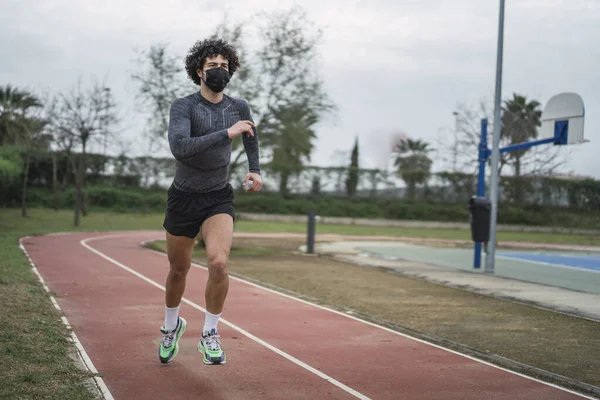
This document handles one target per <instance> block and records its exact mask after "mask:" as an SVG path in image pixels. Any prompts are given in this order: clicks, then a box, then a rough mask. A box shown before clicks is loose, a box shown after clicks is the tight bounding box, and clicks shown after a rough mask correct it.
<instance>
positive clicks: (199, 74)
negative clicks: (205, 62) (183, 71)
mask: <svg viewBox="0 0 600 400" xmlns="http://www.w3.org/2000/svg"><path fill="white" fill-rule="evenodd" d="M196 74H198V78H200V80H202V70H201V69H197V70H196Z"/></svg>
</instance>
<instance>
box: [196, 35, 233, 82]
mask: <svg viewBox="0 0 600 400" xmlns="http://www.w3.org/2000/svg"><path fill="white" fill-rule="evenodd" d="M218 55H220V56H222V57H223V58H226V59H227V61H228V62H229V76H230V77H232V76H233V73H234V72H235V71H236V70H237V69H238V67H239V66H240V60H239V58H238V55H237V50H236V49H235V47H234V46H232V45H231V44H229V43H227V42H226V41H225V40H223V39H204V40H198V41H197V42H196V43H194V45H193V46H192V47H191V48H190V49H189V50H188V54H187V56H186V57H185V70H186V72H187V74H188V78H190V79H191V80H192V81H193V82H194V83H195V84H197V85H200V77H199V76H198V73H197V72H196V70H198V69H202V67H203V66H204V62H205V61H206V59H207V58H212V57H216V56H218Z"/></svg>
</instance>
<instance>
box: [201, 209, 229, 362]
mask: <svg viewBox="0 0 600 400" xmlns="http://www.w3.org/2000/svg"><path fill="white" fill-rule="evenodd" d="M202 237H203V238H204V243H205V244H206V257H207V261H208V280H207V281H206V291H205V294H204V297H205V300H206V316H205V319H204V327H203V328H202V338H201V339H200V343H199V344H198V350H200V352H201V353H202V354H203V355H204V358H203V361H204V363H205V364H225V363H226V362H227V358H226V357H225V352H223V349H222V348H221V340H220V336H219V334H218V331H217V325H218V323H219V319H220V318H221V312H222V311H223V305H224V304H225V298H226V297H227V291H228V290H229V276H228V274H227V264H228V262H229V251H230V250H231V244H232V242H233V218H232V217H231V216H230V215H228V214H217V215H215V216H213V217H210V218H209V219H207V220H206V221H205V222H204V224H203V225H202Z"/></svg>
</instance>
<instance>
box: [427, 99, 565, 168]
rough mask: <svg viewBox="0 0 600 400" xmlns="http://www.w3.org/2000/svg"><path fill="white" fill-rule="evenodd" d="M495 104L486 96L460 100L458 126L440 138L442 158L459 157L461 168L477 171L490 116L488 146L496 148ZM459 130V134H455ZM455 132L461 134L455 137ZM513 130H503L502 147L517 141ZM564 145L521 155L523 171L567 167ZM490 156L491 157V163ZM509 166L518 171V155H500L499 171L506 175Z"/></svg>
mask: <svg viewBox="0 0 600 400" xmlns="http://www.w3.org/2000/svg"><path fill="white" fill-rule="evenodd" d="M493 115H494V113H493V106H492V103H491V102H490V101H488V100H486V99H481V100H479V101H478V102H476V103H474V104H473V103H472V104H467V103H460V104H459V105H458V106H457V107H456V127H457V128H456V129H454V128H453V129H451V130H450V129H447V130H443V131H442V132H443V134H442V137H441V138H440V139H439V140H438V141H437V143H438V146H437V147H438V148H440V149H441V151H440V152H439V154H440V157H441V159H443V160H445V161H449V160H450V159H451V160H456V163H457V169H458V170H459V171H464V172H469V173H476V172H477V166H478V159H479V142H480V137H481V120H482V119H484V118H487V119H488V125H487V131H488V132H487V141H488V148H489V149H491V147H492V140H493V134H494V132H493V127H494V125H493V122H494V121H493ZM455 132H456V133H455ZM455 135H457V136H456V137H455ZM515 143H516V142H515V141H514V138H511V137H510V135H509V132H506V131H503V132H502V133H501V137H500V147H501V148H502V147H505V146H508V145H510V144H515ZM562 147H563V146H552V145H544V146H539V147H538V146H536V147H532V148H531V149H530V150H529V151H527V152H526V153H524V154H523V155H521V157H520V158H519V159H518V162H519V166H518V167H519V170H520V171H519V172H521V171H523V172H524V173H525V174H531V175H542V174H544V175H547V174H551V173H553V172H555V171H556V170H557V169H558V168H560V167H561V166H563V165H564V164H565V162H566V160H567V157H566V156H567V153H568V152H567V151H565V149H563V148H562ZM489 163H490V159H489V158H488V165H489ZM506 168H511V169H512V170H513V172H514V169H515V165H514V158H511V157H510V153H502V154H500V165H499V169H498V173H499V174H502V173H503V172H505V171H506Z"/></svg>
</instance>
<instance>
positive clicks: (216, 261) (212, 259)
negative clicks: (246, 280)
mask: <svg viewBox="0 0 600 400" xmlns="http://www.w3.org/2000/svg"><path fill="white" fill-rule="evenodd" d="M227 261H228V260H227V254H225V253H217V254H214V255H210V256H209V257H208V275H209V278H210V279H211V280H213V281H215V282H220V281H222V280H223V279H225V277H226V276H227Z"/></svg>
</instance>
